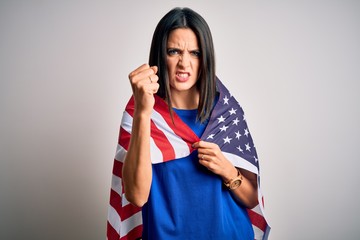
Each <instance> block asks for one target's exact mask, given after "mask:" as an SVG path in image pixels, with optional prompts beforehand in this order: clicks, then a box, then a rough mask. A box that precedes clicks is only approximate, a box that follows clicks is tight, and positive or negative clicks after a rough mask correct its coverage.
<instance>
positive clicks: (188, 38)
mask: <svg viewBox="0 0 360 240" xmlns="http://www.w3.org/2000/svg"><path fill="white" fill-rule="evenodd" d="M200 54H201V53H200V50H199V46H198V41H197V38H196V35H195V33H194V32H193V31H192V30H191V29H183V28H179V29H175V30H173V31H172V32H170V35H169V38H168V42H167V68H168V73H169V81H170V88H171V94H172V96H173V97H176V96H180V95H183V96H184V95H185V96H187V97H189V93H190V94H196V93H197V89H196V81H197V79H198V74H199V67H200ZM182 93H185V94H182Z"/></svg>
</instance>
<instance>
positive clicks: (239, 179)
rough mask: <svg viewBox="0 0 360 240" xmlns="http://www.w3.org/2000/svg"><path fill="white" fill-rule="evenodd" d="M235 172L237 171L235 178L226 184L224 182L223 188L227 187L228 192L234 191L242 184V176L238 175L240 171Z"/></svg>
mask: <svg viewBox="0 0 360 240" xmlns="http://www.w3.org/2000/svg"><path fill="white" fill-rule="evenodd" d="M237 170H238V175H237V176H236V177H235V178H233V179H231V180H230V181H228V182H224V184H225V186H226V187H228V188H229V189H230V190H234V189H236V188H238V187H239V186H240V185H241V183H242V180H243V178H242V175H241V173H240V170H239V169H237Z"/></svg>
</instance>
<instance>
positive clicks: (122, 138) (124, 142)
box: [118, 127, 131, 150]
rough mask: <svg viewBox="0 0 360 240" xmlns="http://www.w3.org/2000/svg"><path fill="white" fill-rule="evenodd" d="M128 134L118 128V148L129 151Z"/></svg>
mask: <svg viewBox="0 0 360 240" xmlns="http://www.w3.org/2000/svg"><path fill="white" fill-rule="evenodd" d="M130 137H131V135H130V133H129V132H127V131H126V130H125V129H124V128H122V127H120V134H119V140H118V143H119V144H120V146H122V147H123V148H124V149H125V150H128V149H129V144H130Z"/></svg>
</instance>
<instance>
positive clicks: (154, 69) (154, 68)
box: [151, 66, 158, 74]
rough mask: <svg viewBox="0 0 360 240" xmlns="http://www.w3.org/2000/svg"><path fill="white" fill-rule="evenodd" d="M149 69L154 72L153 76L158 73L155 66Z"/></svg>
mask: <svg viewBox="0 0 360 240" xmlns="http://www.w3.org/2000/svg"><path fill="white" fill-rule="evenodd" d="M151 69H152V70H153V71H154V74H156V73H157V71H158V67H157V66H151Z"/></svg>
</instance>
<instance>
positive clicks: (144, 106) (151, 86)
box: [129, 64, 159, 115]
mask: <svg viewBox="0 0 360 240" xmlns="http://www.w3.org/2000/svg"><path fill="white" fill-rule="evenodd" d="M157 71H158V68H157V66H149V64H143V65H141V66H140V67H138V68H137V69H135V70H134V71H132V72H131V73H130V74H129V80H130V84H131V88H132V91H133V95H134V99H135V111H139V112H140V113H144V114H148V115H151V112H152V109H153V107H154V104H155V99H154V94H155V93H157V91H158V89H159V84H158V80H159V77H158V76H157V75H156V73H157Z"/></svg>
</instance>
